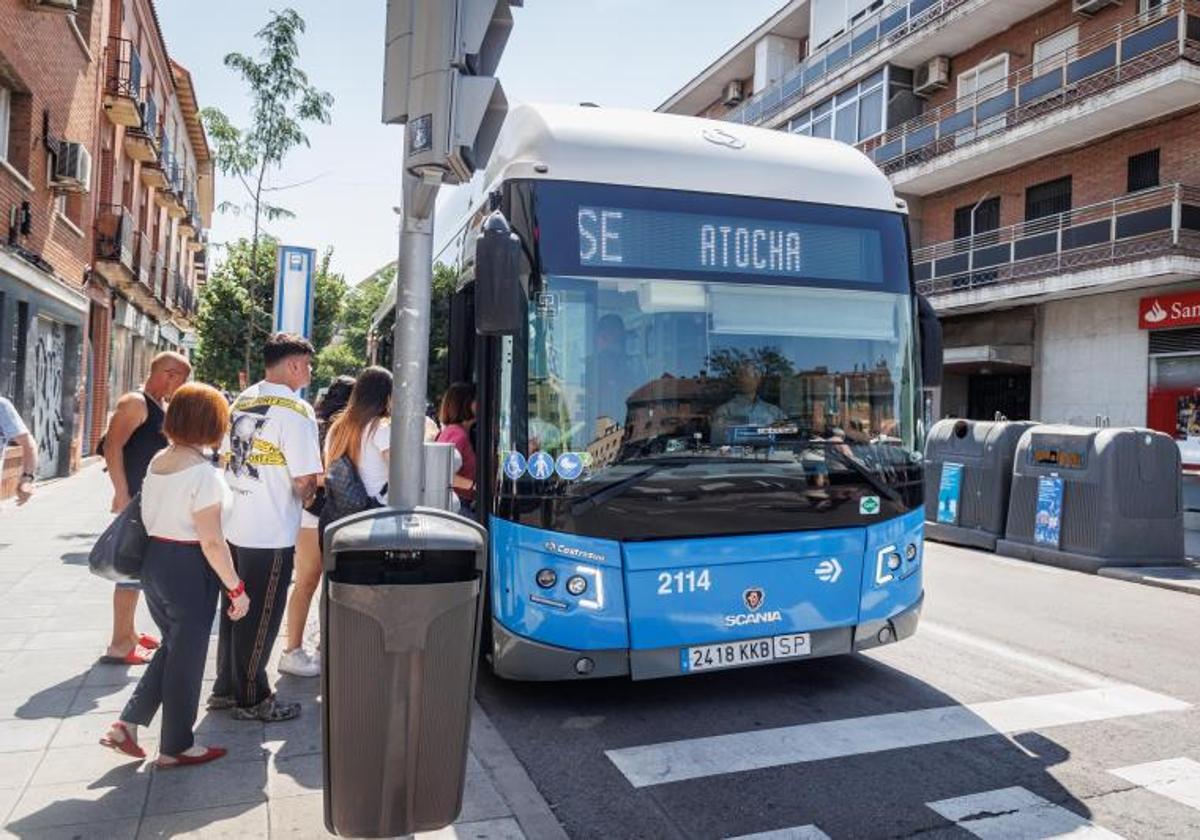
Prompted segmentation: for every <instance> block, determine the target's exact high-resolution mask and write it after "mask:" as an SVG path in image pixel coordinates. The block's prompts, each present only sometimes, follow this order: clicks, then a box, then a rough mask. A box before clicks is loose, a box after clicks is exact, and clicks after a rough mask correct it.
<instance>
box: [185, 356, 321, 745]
mask: <svg viewBox="0 0 1200 840" xmlns="http://www.w3.org/2000/svg"><path fill="white" fill-rule="evenodd" d="M312 357H313V346H312V345H311V344H310V343H309V342H308V341H307V340H305V339H304V338H302V337H300V336H297V335H289V334H286V333H279V334H277V335H273V336H271V338H270V339H268V340H267V343H266V346H265V347H264V348H263V361H264V362H265V363H266V377H265V378H264V379H263V381H261V382H259V383H257V384H255V385H251V386H250V387H249V388H247V389H246V390H245V391H243V392H242V393H241V395H240V396H238V398H237V399H236V400H235V401H234V403H233V413H232V416H231V417H230V427H229V436H228V438H227V440H226V445H225V447H224V448H223V451H222V457H223V459H224V462H225V479H226V481H227V483H228V484H229V488H230V490H232V491H233V501H232V504H231V506H230V509H229V512H228V513H227V514H226V515H225V517H224V520H225V521H224V530H225V538H226V539H228V540H229V543H230V547H231V548H232V549H233V559H234V564H235V565H236V566H237V571H238V574H239V575H240V576H241V578H242V580H243V581H245V583H246V594H247V595H249V596H250V613H249V614H248V615H247V616H246V617H245V618H244V619H242V620H241V621H239V622H237V623H234V622H232V621H230V620H229V619H228V618H227V617H226V616H225V615H224V614H222V616H221V629H220V637H219V639H218V642H217V681H216V684H215V685H214V686H213V694H212V697H210V698H209V702H208V707H209V708H210V709H233V716H234V717H235V718H237V719H239V720H261V721H266V722H272V721H280V720H290V719H291V718H294V717H296V716H297V715H298V714H299V713H300V704H299V703H282V702H279V701H278V700H277V699H276V698H275V695H274V694H273V693H272V691H271V685H270V682H269V681H268V680H267V660H268V658H269V657H270V655H271V649H272V647H273V646H274V645H275V638H276V637H277V636H278V635H279V625H280V622H281V621H282V620H283V614H284V608H285V606H286V604H287V590H288V584H289V583H291V580H292V563H293V556H294V552H295V548H296V536H297V534H298V533H299V531H300V511H301V509H302V508H303V505H304V504H305V503H306V502H307V501H308V500H309V499H311V498H312V495H313V494H314V493H315V492H316V488H317V477H318V476H319V475H320V473H321V472H322V465H321V450H320V445H319V444H318V442H317V440H318V436H317V419H316V414H315V412H314V411H313V409H312V406H310V405H309V404H308V403H307V402H305V401H304V400H303V399H301V398H300V395H299V394H298V393H297V392H298V391H299V390H300V389H301V388H304V387H306V386H307V385H308V384H309V382H310V381H311V379H312Z"/></svg>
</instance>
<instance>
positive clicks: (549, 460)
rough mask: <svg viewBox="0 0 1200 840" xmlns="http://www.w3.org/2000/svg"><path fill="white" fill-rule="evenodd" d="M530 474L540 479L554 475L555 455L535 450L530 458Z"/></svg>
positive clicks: (543, 479)
mask: <svg viewBox="0 0 1200 840" xmlns="http://www.w3.org/2000/svg"><path fill="white" fill-rule="evenodd" d="M529 474H530V475H531V476H533V477H534V478H536V479H537V480H538V481H545V480H546V479H548V478H549V477H550V476H552V475H554V456H552V455H550V453H548V452H535V453H533V457H531V458H530V459H529Z"/></svg>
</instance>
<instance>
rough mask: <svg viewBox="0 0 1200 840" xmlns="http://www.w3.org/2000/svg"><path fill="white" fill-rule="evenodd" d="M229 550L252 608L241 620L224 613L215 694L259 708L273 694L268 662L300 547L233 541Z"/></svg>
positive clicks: (222, 613) (219, 637) (240, 703)
mask: <svg viewBox="0 0 1200 840" xmlns="http://www.w3.org/2000/svg"><path fill="white" fill-rule="evenodd" d="M229 548H230V549H231V550H232V552H233V565H234V567H235V568H236V569H237V573H238V576H239V577H241V579H242V581H243V582H244V583H245V584H246V594H247V595H249V596H250V611H249V612H248V613H246V616H245V617H244V618H243V619H242V620H241V621H230V620H229V616H228V615H226V614H225V612H224V611H223V610H222V612H221V628H220V633H219V635H218V638H217V681H216V684H215V685H213V694H215V695H217V696H218V697H232V698H233V699H234V702H236V703H237V705H238V706H241V707H249V706H256V705H258V704H259V703H261V702H262V701H263V700H265V699H266V698H267V697H269V696H270V695H271V684H270V683H269V682H268V681H267V661H268V660H269V659H270V656H271V649H272V648H273V647H274V646H275V639H276V637H277V636H278V635H279V625H280V624H281V623H282V622H283V613H284V609H285V608H286V607H287V590H288V585H289V584H290V583H291V582H292V561H293V555H294V554H295V551H296V548H295V546H289V547H288V548H243V547H241V546H237V545H232V544H231V545H230V546H229Z"/></svg>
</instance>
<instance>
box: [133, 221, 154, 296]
mask: <svg viewBox="0 0 1200 840" xmlns="http://www.w3.org/2000/svg"><path fill="white" fill-rule="evenodd" d="M153 253H154V252H153V251H152V250H151V248H150V237H149V236H147V235H146V234H144V233H141V232H139V233H136V234H135V235H134V237H133V273H134V274H136V275H137V280H138V283H140V284H142V285H143V286H145V287H146V288H147V289H149V288H150V276H151V273H152V270H153V262H154V256H153Z"/></svg>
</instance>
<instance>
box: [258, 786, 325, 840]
mask: <svg viewBox="0 0 1200 840" xmlns="http://www.w3.org/2000/svg"><path fill="white" fill-rule="evenodd" d="M267 808H268V810H269V811H270V814H271V840H280V838H284V837H287V838H299V839H300V840H309V838H319V837H332V836H333V835H331V834H330V833H329V832H327V831H326V830H325V797H324V795H323V794H320V793H311V794H308V795H307V796H289V797H286V798H283V799H272V800H271V801H270V802H268V803H267Z"/></svg>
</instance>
